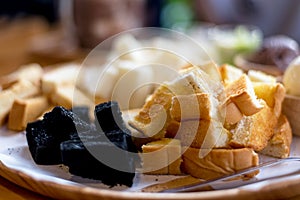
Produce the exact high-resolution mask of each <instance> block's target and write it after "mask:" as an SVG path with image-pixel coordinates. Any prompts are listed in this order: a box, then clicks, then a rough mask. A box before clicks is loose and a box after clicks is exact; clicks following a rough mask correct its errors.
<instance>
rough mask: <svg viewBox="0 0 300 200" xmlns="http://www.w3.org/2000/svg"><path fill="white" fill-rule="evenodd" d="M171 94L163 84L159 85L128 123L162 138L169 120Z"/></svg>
mask: <svg viewBox="0 0 300 200" xmlns="http://www.w3.org/2000/svg"><path fill="white" fill-rule="evenodd" d="M172 97H173V94H172V93H171V92H170V91H169V90H168V88H167V87H165V86H163V85H162V86H160V87H159V88H157V89H156V91H155V92H154V94H152V95H151V97H150V98H148V100H147V101H146V103H145V105H144V106H143V108H142V109H141V111H140V112H139V113H138V114H137V115H136V116H135V117H134V118H133V119H131V120H129V125H130V126H132V127H133V128H135V129H136V130H138V131H140V132H141V133H143V134H144V135H146V136H147V137H152V138H153V139H160V138H163V137H164V136H165V134H166V127H167V124H168V123H169V121H170V112H169V110H170V107H171V102H172Z"/></svg>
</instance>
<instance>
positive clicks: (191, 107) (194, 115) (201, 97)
mask: <svg viewBox="0 0 300 200" xmlns="http://www.w3.org/2000/svg"><path fill="white" fill-rule="evenodd" d="M210 108H211V103H210V96H209V94H207V93H196V94H191V95H178V96H174V97H173V98H172V104H171V108H170V115H171V118H172V119H174V120H175V121H178V122H180V121H185V120H200V119H205V120H210V119H211V116H210Z"/></svg>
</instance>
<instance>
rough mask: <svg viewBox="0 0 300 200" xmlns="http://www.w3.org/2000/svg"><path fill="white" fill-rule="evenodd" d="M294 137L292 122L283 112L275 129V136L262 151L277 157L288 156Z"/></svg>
mask: <svg viewBox="0 0 300 200" xmlns="http://www.w3.org/2000/svg"><path fill="white" fill-rule="evenodd" d="M292 137H293V134H292V129H291V126H290V123H289V121H288V119H287V118H286V116H285V115H283V114H282V115H281V116H280V117H279V120H278V123H277V125H276V127H275V129H274V135H273V137H272V138H271V139H270V140H269V142H268V145H267V146H266V147H265V148H264V149H263V150H262V151H261V152H260V153H262V154H265V155H268V156H273V157H277V158H287V157H289V155H290V150H291V143H292Z"/></svg>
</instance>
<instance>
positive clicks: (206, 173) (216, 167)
mask: <svg viewBox="0 0 300 200" xmlns="http://www.w3.org/2000/svg"><path fill="white" fill-rule="evenodd" d="M184 150H185V149H184ZM182 159H183V163H182V166H183V167H182V168H183V171H184V172H185V173H187V174H190V175H191V176H193V177H196V178H201V179H205V180H209V179H213V178H217V177H221V176H224V175H228V174H232V173H235V172H237V171H239V170H243V169H246V168H249V167H254V166H257V165H258V161H259V158H258V155H257V154H256V153H255V152H254V151H253V149H250V148H241V149H212V150H211V151H210V152H209V153H208V154H207V155H206V156H205V157H203V158H200V157H199V149H196V148H191V147H188V148H187V149H186V150H185V151H184V153H183V156H182ZM253 175H255V174H249V176H253Z"/></svg>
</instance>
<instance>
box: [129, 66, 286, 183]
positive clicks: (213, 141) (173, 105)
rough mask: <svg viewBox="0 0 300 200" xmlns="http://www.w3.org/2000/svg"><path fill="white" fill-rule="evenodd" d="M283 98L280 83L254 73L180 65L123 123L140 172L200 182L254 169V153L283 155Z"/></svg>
mask: <svg viewBox="0 0 300 200" xmlns="http://www.w3.org/2000/svg"><path fill="white" fill-rule="evenodd" d="M284 96H285V88H284V87H283V85H282V84H281V83H278V82H276V79H275V78H274V77H271V76H268V75H265V74H263V73H261V72H257V71H251V72H248V74H246V73H244V72H243V71H242V70H240V69H238V68H235V67H234V66H231V65H228V64H224V65H222V66H216V65H215V64H214V63H208V64H205V65H201V66H192V65H191V66H186V67H184V69H181V70H180V71H179V72H178V77H177V78H176V79H175V80H173V81H170V82H165V83H163V84H162V85H160V86H159V87H158V88H157V89H156V90H155V91H154V93H153V94H152V95H151V96H150V97H149V98H147V100H146V102H145V104H144V106H143V107H142V108H141V109H139V110H138V112H135V114H133V117H131V118H130V119H129V121H128V124H129V125H130V127H131V128H132V130H133V131H132V132H133V135H134V136H135V137H134V141H135V143H136V145H137V146H139V147H140V149H141V157H142V161H143V167H142V169H143V172H144V173H146V174H173V175H178V174H189V175H192V176H194V177H197V178H202V179H206V180H208V179H212V178H216V177H220V176H222V175H226V174H231V173H234V172H236V171H239V170H242V169H246V168H249V167H252V166H256V165H258V163H259V156H258V155H259V154H260V153H261V154H266V155H269V156H273V157H278V158H285V157H288V156H289V152H290V145H291V139H292V132H291V128H290V125H289V122H288V120H287V119H286V117H285V116H284V115H283V114H282V113H281V104H282V101H283V99H284ZM252 175H253V174H252ZM252 175H251V176H252Z"/></svg>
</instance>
